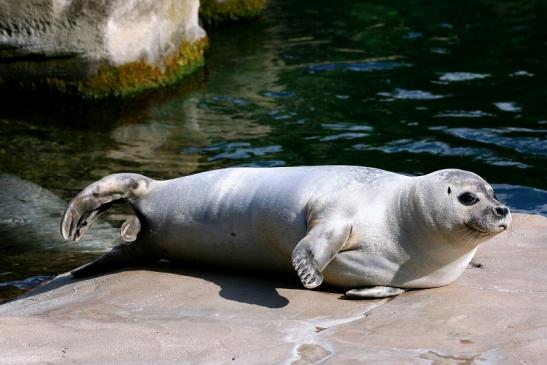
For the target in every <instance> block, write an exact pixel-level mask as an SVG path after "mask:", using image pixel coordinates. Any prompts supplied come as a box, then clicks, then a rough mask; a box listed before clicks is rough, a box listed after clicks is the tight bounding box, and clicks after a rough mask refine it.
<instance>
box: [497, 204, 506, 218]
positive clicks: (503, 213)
mask: <svg viewBox="0 0 547 365" xmlns="http://www.w3.org/2000/svg"><path fill="white" fill-rule="evenodd" d="M494 213H496V215H497V216H500V217H505V216H506V215H507V213H509V209H507V208H506V207H501V206H500V207H495V208H494Z"/></svg>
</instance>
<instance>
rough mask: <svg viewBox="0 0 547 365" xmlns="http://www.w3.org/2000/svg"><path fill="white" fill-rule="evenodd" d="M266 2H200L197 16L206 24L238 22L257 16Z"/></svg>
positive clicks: (263, 0)
mask: <svg viewBox="0 0 547 365" xmlns="http://www.w3.org/2000/svg"><path fill="white" fill-rule="evenodd" d="M265 5H266V0H226V1H222V2H220V1H218V0H202V1H201V5H200V9H199V15H200V16H201V18H202V19H203V20H204V21H205V22H207V23H213V24H215V23H223V22H230V21H239V20H245V19H249V18H253V17H256V16H258V15H259V14H260V13H261V12H262V10H263V9H264V6H265Z"/></svg>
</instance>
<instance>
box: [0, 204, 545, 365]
mask: <svg viewBox="0 0 547 365" xmlns="http://www.w3.org/2000/svg"><path fill="white" fill-rule="evenodd" d="M546 232H547V219H546V218H545V217H541V216H537V215H536V216H533V215H521V214H515V216H514V218H513V226H512V228H511V230H510V231H509V232H505V233H502V234H500V235H498V236H496V237H494V238H493V239H491V240H490V241H488V242H485V243H483V244H482V245H481V247H480V248H479V251H478V252H477V255H476V257H475V259H474V261H473V264H472V265H471V266H470V267H469V268H468V269H467V270H465V272H464V274H463V275H462V277H460V278H459V279H458V280H457V281H456V282H455V283H453V284H451V285H448V286H446V287H442V288H435V289H427V290H414V291H409V292H406V293H403V294H402V295H400V296H398V297H396V298H394V299H391V300H390V299H382V300H362V301H351V300H345V299H346V298H344V297H343V296H342V294H341V293H336V292H333V291H332V288H331V289H326V290H325V291H323V290H314V291H311V290H305V289H303V288H301V287H300V286H299V283H298V282H297V278H296V277H293V278H291V277H288V278H280V277H273V278H267V277H263V278H261V277H258V276H257V275H256V274H254V273H246V272H241V273H238V274H234V273H229V272H218V271H216V272H215V271H208V270H206V269H199V270H196V269H191V268H188V267H178V268H175V267H173V266H170V265H168V264H166V263H163V264H158V265H156V266H153V267H148V268H147V269H145V270H143V269H142V268H141V269H138V270H128V271H122V272H115V273H108V274H105V275H102V276H99V277H94V278H88V279H84V280H74V279H71V278H70V277H67V276H66V275H65V276H61V277H59V278H57V279H55V280H54V281H52V282H50V283H49V284H47V285H46V286H44V287H42V288H39V289H37V290H35V291H34V292H33V293H31V295H30V296H28V297H26V298H22V299H19V300H16V301H13V302H11V303H7V304H4V305H1V306H0V328H1V329H2V330H1V331H0V352H1V354H2V357H1V359H2V361H1V362H2V364H4V363H5V364H25V365H27V364H44V363H62V362H66V363H78V364H102V363H109V362H110V361H111V359H113V358H114V359H116V363H118V364H178V363H184V364H228V363H229V364H318V363H321V364H369V363H370V364H422V363H424V364H474V363H487V364H517V363H523V364H524V363H528V364H541V363H543V362H544V360H545V354H546V353H547V341H546V340H545V338H546V336H547V283H546V281H545V277H546V275H547V266H546V265H545V264H544V263H545V260H546V259H547V247H546V246H545V242H546V239H547V236H546V234H547V233H546Z"/></svg>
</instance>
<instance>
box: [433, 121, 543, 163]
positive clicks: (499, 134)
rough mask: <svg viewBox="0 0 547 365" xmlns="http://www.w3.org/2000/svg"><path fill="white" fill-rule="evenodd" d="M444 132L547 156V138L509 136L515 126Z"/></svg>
mask: <svg viewBox="0 0 547 365" xmlns="http://www.w3.org/2000/svg"><path fill="white" fill-rule="evenodd" d="M443 132H444V133H448V134H450V135H452V136H455V137H458V138H462V139H465V140H469V141H475V142H481V143H486V144H491V145H496V146H501V147H505V148H509V149H513V150H515V151H517V152H521V153H527V154H533V155H541V156H547V139H545V138H541V137H535V136H534V137H526V136H507V135H504V134H508V133H511V132H514V129H513V128H506V129H502V128H500V129H493V128H480V129H473V128H447V129H443Z"/></svg>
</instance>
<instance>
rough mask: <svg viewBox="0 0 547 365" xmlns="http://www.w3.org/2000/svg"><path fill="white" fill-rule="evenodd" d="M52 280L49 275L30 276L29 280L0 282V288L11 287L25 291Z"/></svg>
mask: <svg viewBox="0 0 547 365" xmlns="http://www.w3.org/2000/svg"><path fill="white" fill-rule="evenodd" d="M51 279H53V276H49V275H38V276H31V277H29V278H25V279H22V280H14V281H5V282H3V283H2V282H0V288H2V287H6V286H13V287H15V288H17V289H21V290H26V289H31V288H34V287H35V286H38V285H40V284H41V283H43V282H45V281H48V280H51Z"/></svg>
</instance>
